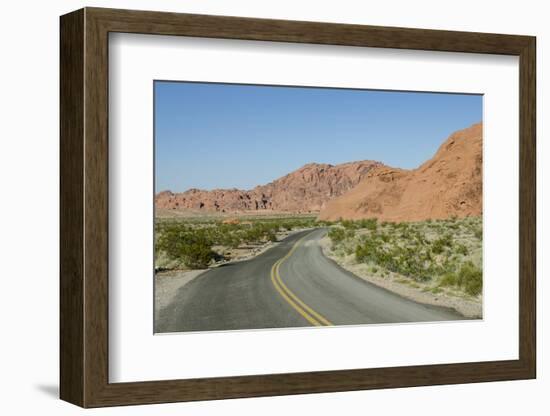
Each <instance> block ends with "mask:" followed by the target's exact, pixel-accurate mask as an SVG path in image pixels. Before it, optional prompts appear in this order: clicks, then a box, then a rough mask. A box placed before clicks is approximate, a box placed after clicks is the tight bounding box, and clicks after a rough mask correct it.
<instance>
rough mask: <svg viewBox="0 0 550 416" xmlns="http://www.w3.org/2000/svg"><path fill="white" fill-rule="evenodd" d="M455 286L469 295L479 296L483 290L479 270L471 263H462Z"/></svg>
mask: <svg viewBox="0 0 550 416" xmlns="http://www.w3.org/2000/svg"><path fill="white" fill-rule="evenodd" d="M457 284H458V285H459V286H461V287H462V288H463V289H464V291H465V292H466V293H468V294H469V295H472V296H475V295H479V294H480V293H481V290H482V289H483V277H482V272H481V269H480V268H479V267H476V266H475V265H474V264H473V263H472V262H471V261H468V262H466V263H464V264H463V265H462V267H461V268H460V271H459V272H458V279H457Z"/></svg>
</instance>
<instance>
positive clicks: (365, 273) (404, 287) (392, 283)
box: [321, 237, 483, 318]
mask: <svg viewBox="0 0 550 416" xmlns="http://www.w3.org/2000/svg"><path fill="white" fill-rule="evenodd" d="M331 245H332V243H331V241H330V239H329V238H328V237H324V238H323V239H322V240H321V248H322V250H323V254H324V255H325V256H326V257H328V258H330V259H332V260H333V261H335V262H336V263H338V265H340V266H341V267H343V268H344V269H346V270H348V271H350V272H351V273H353V274H355V275H356V276H358V277H360V278H362V279H365V280H366V281H368V282H371V283H373V284H375V285H377V286H380V287H383V288H384V289H387V290H390V291H392V292H394V293H397V294H398V295H401V296H403V297H405V298H407V299H411V300H414V301H416V302H420V303H425V304H428V305H437V306H445V307H449V308H453V309H455V310H456V311H457V312H459V313H460V314H462V315H464V316H465V317H467V318H481V317H482V314H483V310H482V309H483V308H482V304H481V302H475V301H470V300H467V299H463V298H461V297H457V296H451V295H449V294H447V293H444V292H441V293H437V294H434V293H431V292H426V291H423V290H424V289H426V288H428V287H429V286H427V285H421V284H418V286H419V287H412V286H410V285H408V284H404V283H401V282H398V281H397V280H398V279H400V278H402V277H400V276H399V275H396V274H393V273H390V275H389V276H388V277H381V276H375V275H373V274H372V273H370V272H369V270H368V269H369V266H368V265H366V264H356V263H355V262H354V261H352V259H351V258H349V257H348V258H342V257H339V256H336V255H334V253H333V252H332V250H331ZM350 257H351V256H350Z"/></svg>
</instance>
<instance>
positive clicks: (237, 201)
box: [155, 161, 382, 213]
mask: <svg viewBox="0 0 550 416" xmlns="http://www.w3.org/2000/svg"><path fill="white" fill-rule="evenodd" d="M379 166H382V164H381V163H379V162H374V161H361V162H351V163H344V164H341V165H336V166H333V165H329V164H318V163H310V164H307V165H305V166H303V167H301V168H300V169H298V170H296V171H294V172H292V173H290V174H288V175H286V176H283V177H282V178H279V179H277V180H275V181H273V182H271V183H269V184H267V185H261V186H257V187H256V188H254V189H252V190H248V191H243V190H239V189H214V190H212V191H205V190H199V189H189V190H187V191H185V192H182V193H172V192H170V191H164V192H160V193H158V194H157V195H156V197H155V206H156V208H157V209H161V210H180V211H184V210H194V211H195V210H196V211H205V212H226V213H231V212H242V211H268V210H269V211H277V212H318V211H319V210H321V209H322V208H323V206H324V204H325V203H326V202H327V201H328V200H330V199H331V198H334V197H337V196H340V195H342V194H343V193H344V192H346V191H348V190H350V189H351V188H353V187H354V186H355V185H357V184H358V183H359V182H360V181H361V179H363V178H365V177H366V176H367V174H368V173H369V171H370V170H371V169H373V168H375V167H379Z"/></svg>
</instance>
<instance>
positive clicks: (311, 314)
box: [271, 235, 334, 326]
mask: <svg viewBox="0 0 550 416" xmlns="http://www.w3.org/2000/svg"><path fill="white" fill-rule="evenodd" d="M306 237H307V235H305V236H303V237H302V238H300V239H299V240H298V241H297V242H296V243H295V244H294V246H292V248H291V249H290V251H289V252H288V253H287V254H286V256H284V257H283V258H281V259H279V260H277V261H276V262H275V264H273V267H271V281H272V282H273V286H275V289H277V292H279V294H280V295H281V296H282V297H283V299H284V300H286V301H287V302H288V304H289V305H290V306H292V307H293V308H294V310H296V312H298V313H299V314H300V315H302V316H303V317H304V318H305V319H306V320H307V321H308V322H309V323H310V324H312V325H314V326H323V325H325V326H331V325H334V324H333V323H332V322H330V321H329V320H328V319H326V318H325V317H323V316H322V315H321V314H319V313H318V312H315V311H314V310H313V309H311V308H310V307H309V306H308V305H306V304H305V303H304V302H303V301H302V300H301V299H300V298H299V297H298V296H296V295H295V294H294V293H293V292H292V291H291V290H290V289H289V288H288V287H287V286H286V285H285V284H284V282H283V279H281V275H280V274H279V267H280V266H281V264H283V263H284V262H285V261H286V260H287V259H288V258H289V257H290V256H292V253H294V252H295V251H296V249H297V248H298V246H299V245H300V244H301V243H302V241H303V240H304V239H305V238H306Z"/></svg>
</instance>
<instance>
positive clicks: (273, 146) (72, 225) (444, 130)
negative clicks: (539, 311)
mask: <svg viewBox="0 0 550 416" xmlns="http://www.w3.org/2000/svg"><path fill="white" fill-rule="evenodd" d="M60 29H61V36H60V38H61V50H60V54H61V127H60V131H61V169H60V170H61V172H60V181H61V182H60V184H61V201H60V205H61V230H60V231H61V248H60V251H61V267H60V291H61V293H60V295H61V305H60V324H61V330H60V331H61V333H60V341H61V351H60V359H61V363H60V372H61V386H60V395H61V398H62V399H63V400H66V401H68V402H71V403H74V404H77V405H79V406H82V407H101V406H116V405H129V404H146V403H163V402H177V401H190V400H212V399H224V398H237V397H257V396H268V395H285V394H303V393H319V392H336V391H349V390H363V389H378V388H397V387H411V386H424V385H436V384H455V383H473V382H487V381H500V380H517V379H529V378H535V376H536V333H535V318H536V317H535V310H536V305H535V298H536V296H535V295H536V289H535V281H536V279H535V248H536V235H535V221H536V210H535V205H536V204H535V202H536V193H535V160H536V151H535V114H536V97H535V63H536V61H535V49H536V48H535V38H534V37H530V36H518V35H501V34H487V33H468V32H452V31H436V30H422V29H405V28H393V27H377V26H361V25H345V24H331V23H315V22H297V21H285V20H268V19H252V18H241V17H226V16H206V15H190V14H176V13H161V12H147V11H130V10H114V9H99V8H85V9H81V10H78V11H75V12H72V13H70V14H67V15H64V16H62V17H61V21H60Z"/></svg>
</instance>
